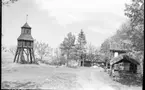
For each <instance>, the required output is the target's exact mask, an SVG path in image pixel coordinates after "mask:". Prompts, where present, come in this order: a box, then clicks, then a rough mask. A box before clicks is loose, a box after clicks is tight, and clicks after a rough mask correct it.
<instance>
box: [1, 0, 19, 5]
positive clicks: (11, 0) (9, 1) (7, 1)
mask: <svg viewBox="0 0 145 90" xmlns="http://www.w3.org/2000/svg"><path fill="white" fill-rule="evenodd" d="M17 1H18V0H2V1H1V5H2V6H5V5H10V4H12V3H15V2H17Z"/></svg>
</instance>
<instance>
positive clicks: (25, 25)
mask: <svg viewBox="0 0 145 90" xmlns="http://www.w3.org/2000/svg"><path fill="white" fill-rule="evenodd" d="M22 28H29V29H31V27H30V26H29V25H28V23H27V22H26V23H25V24H24V25H23V26H22Z"/></svg>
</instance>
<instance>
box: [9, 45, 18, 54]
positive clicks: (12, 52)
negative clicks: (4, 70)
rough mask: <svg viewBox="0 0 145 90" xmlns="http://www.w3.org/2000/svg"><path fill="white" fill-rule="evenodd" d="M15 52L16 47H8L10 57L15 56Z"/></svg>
mask: <svg viewBox="0 0 145 90" xmlns="http://www.w3.org/2000/svg"><path fill="white" fill-rule="evenodd" d="M16 50H17V47H16V46H13V47H10V48H9V52H10V53H11V54H12V55H15V53H16Z"/></svg>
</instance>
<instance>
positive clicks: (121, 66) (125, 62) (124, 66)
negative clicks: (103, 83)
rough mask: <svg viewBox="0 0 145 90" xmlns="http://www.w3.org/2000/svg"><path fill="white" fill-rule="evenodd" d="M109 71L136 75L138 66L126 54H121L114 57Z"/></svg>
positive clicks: (136, 62) (137, 63)
mask: <svg viewBox="0 0 145 90" xmlns="http://www.w3.org/2000/svg"><path fill="white" fill-rule="evenodd" d="M110 66H111V70H117V71H122V72H125V73H133V74H135V73H137V70H138V68H139V67H140V64H139V62H138V61H136V60H135V59H133V58H131V57H130V56H128V55H127V54H121V55H119V56H117V57H114V58H113V59H111V61H110Z"/></svg>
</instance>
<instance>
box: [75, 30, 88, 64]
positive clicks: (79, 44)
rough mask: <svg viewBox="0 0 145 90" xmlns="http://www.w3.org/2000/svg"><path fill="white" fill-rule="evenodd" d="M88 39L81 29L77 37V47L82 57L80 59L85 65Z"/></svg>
mask: <svg viewBox="0 0 145 90" xmlns="http://www.w3.org/2000/svg"><path fill="white" fill-rule="evenodd" d="M86 43H87V41H86V37H85V34H84V32H83V30H82V29H81V32H80V33H79V35H78V39H77V44H76V47H77V48H78V54H79V57H80V61H83V66H84V60H85V57H84V56H85V52H86V49H85V45H86Z"/></svg>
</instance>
